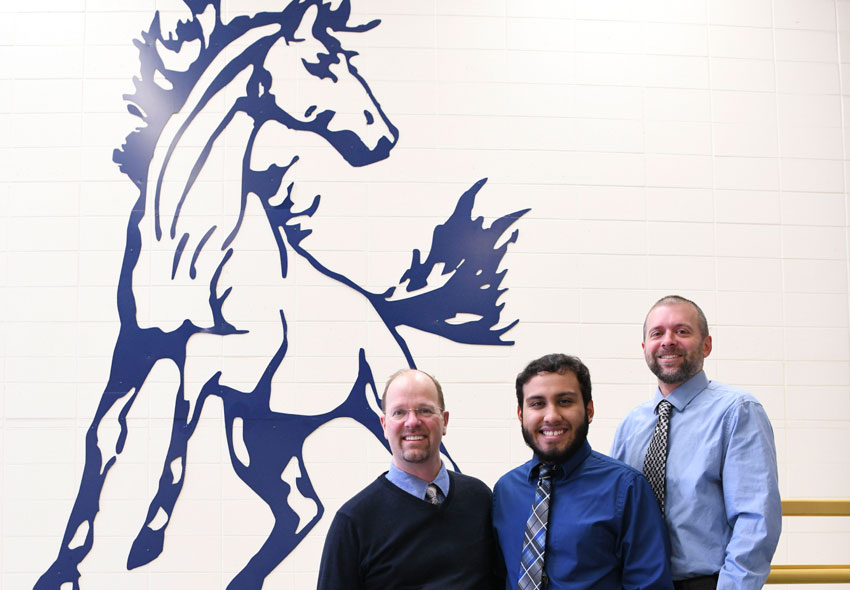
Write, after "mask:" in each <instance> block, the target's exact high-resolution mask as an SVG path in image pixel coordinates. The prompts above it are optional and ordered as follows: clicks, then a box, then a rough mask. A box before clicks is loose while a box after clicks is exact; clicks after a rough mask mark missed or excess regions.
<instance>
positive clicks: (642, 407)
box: [621, 399, 655, 424]
mask: <svg viewBox="0 0 850 590" xmlns="http://www.w3.org/2000/svg"><path fill="white" fill-rule="evenodd" d="M647 416H651V417H652V419H653V421H654V420H655V400H654V399H648V400H646V401H645V402H643V403H641V404H638V405H636V406H635V407H634V408H632V409H631V410H630V411H629V413H628V414H626V417H625V418H623V421H622V422H621V424H630V423H632V422H635V421H643V420H644V419H646V417H647Z"/></svg>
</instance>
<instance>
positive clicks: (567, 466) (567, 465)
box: [528, 439, 591, 481]
mask: <svg viewBox="0 0 850 590" xmlns="http://www.w3.org/2000/svg"><path fill="white" fill-rule="evenodd" d="M590 451H591V448H590V443H589V442H587V439H585V441H584V442H583V443H582V445H581V446H580V447H579V448H578V449H577V450H576V452H575V453H573V456H572V457H570V458H569V459H567V460H566V461H564V462H563V463H559V464H558V469H555V471H554V473H553V474H552V479H566V478H567V477H568V476H569V475H570V474H571V473H572V472H573V471H575V469H576V467H578V466H579V465H581V464H582V463H583V462H584V460H585V459H587V458H588V457H589V456H590ZM540 463H542V461H541V460H540V458H539V457H538V456H537V455H534V458H533V459H532V460H531V462H530V463H529V469H528V481H537V466H538V465H540Z"/></svg>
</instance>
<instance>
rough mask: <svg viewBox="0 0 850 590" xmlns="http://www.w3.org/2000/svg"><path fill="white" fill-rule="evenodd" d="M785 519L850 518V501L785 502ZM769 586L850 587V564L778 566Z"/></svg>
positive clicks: (774, 570)
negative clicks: (842, 585) (815, 517)
mask: <svg viewBox="0 0 850 590" xmlns="http://www.w3.org/2000/svg"><path fill="white" fill-rule="evenodd" d="M782 516H850V500H782ZM767 583H768V584H850V565H774V566H772V567H771V568H770V575H769V576H768V577H767Z"/></svg>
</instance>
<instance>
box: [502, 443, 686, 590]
mask: <svg viewBox="0 0 850 590" xmlns="http://www.w3.org/2000/svg"><path fill="white" fill-rule="evenodd" d="M539 463H540V461H539V460H538V459H537V458H536V457H535V458H533V459H532V460H531V461H529V462H528V463H525V464H524V465H521V466H519V467H517V468H516V469H514V470H512V471H509V472H508V473H506V474H505V475H503V476H502V477H501V479H499V481H498V482H497V483H496V487H495V488H494V489H493V525H494V527H495V528H496V533H497V535H498V538H499V545H500V546H501V549H502V555H503V557H504V559H505V567H506V569H507V574H508V575H507V581H506V584H505V588H506V589H507V590H515V588H516V587H517V578H518V577H519V569H520V559H521V558H520V555H521V552H522V544H523V535H524V533H525V523H526V521H527V520H528V516H529V514H530V513H531V505H532V503H533V502H534V491H535V489H536V487H537V478H536V475H535V474H536V473H537V471H536V469H535V467H536V466H537V465H538V464H539ZM669 557H670V553H669V543H668V541H667V533H666V531H665V530H664V522H663V521H662V519H661V512H660V510H659V509H658V504H657V503H656V501H655V496H654V495H653V493H652V489H651V488H650V487H649V483H648V482H647V481H646V478H644V477H643V475H642V474H640V473H639V472H637V471H635V470H634V469H632V468H631V467H629V466H627V465H624V464H623V463H621V462H619V461H616V460H614V459H612V458H611V457H606V456H605V455H602V454H600V453H597V452H595V451H592V450H591V448H590V445H589V444H588V443H587V441H585V442H584V444H583V445H582V446H581V447H580V448H579V449H578V451H577V452H576V453H575V454H574V455H573V456H572V457H570V458H569V459H567V461H566V462H564V463H562V464H561V465H560V466H559V467H558V469H557V471H556V472H555V474H554V475H553V476H552V499H551V502H550V505H549V531H548V535H547V540H546V565H545V571H546V574H547V575H548V577H549V586H548V588H549V589H550V590H563V589H570V590H621V589H624V588H625V589H629V590H633V589H635V590H636V589H638V588H640V589H643V590H661V589H663V590H672V588H673V583H672V581H671V578H670V568H669Z"/></svg>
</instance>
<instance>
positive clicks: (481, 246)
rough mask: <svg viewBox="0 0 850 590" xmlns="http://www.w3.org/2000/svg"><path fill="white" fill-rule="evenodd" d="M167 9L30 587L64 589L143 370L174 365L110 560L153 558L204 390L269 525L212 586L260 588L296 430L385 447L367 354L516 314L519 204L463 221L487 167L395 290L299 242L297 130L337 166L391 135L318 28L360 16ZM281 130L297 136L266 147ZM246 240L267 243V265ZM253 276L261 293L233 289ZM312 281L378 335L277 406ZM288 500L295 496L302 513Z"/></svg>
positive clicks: (148, 69) (307, 211) (311, 205)
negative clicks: (91, 360)
mask: <svg viewBox="0 0 850 590" xmlns="http://www.w3.org/2000/svg"><path fill="white" fill-rule="evenodd" d="M185 4H186V6H187V8H188V11H187V15H188V17H187V18H186V19H185V20H183V21H181V22H179V23H178V24H177V26H176V27H175V29H174V31H171V32H170V33H165V32H164V31H163V30H162V27H161V23H160V18H159V15H157V16H155V17H154V19H153V21H152V24H151V26H150V28H149V30H148V31H146V32H144V33H142V38H141V40H139V41H137V46H138V49H139V55H140V64H141V74H140V76H139V78H137V79H136V80H135V87H136V90H135V92H134V94H132V95H130V96H128V97H126V98H127V99H128V101H129V106H128V110H129V111H130V113H132V114H133V115H135V116H136V117H138V118H139V119H140V120H141V123H142V124H141V125H140V127H139V128H138V129H137V130H135V131H134V132H132V133H131V134H130V135H129V136H128V137H127V139H126V143H125V144H124V145H123V146H122V147H121V149H117V150H116V151H115V153H114V160H115V162H116V163H117V164H118V165H119V167H120V170H121V171H122V172H123V173H124V174H125V175H126V176H127V177H128V178H129V179H130V180H131V181H132V182H133V183H134V184H135V186H136V187H137V188H138V193H139V196H138V200H137V201H136V204H135V205H134V207H133V209H132V212H131V214H130V218H129V223H128V226H127V238H126V246H125V251H124V258H123V264H122V268H121V273H120V277H119V279H118V292H117V303H118V312H119V318H120V331H119V334H118V338H117V342H116V344H115V348H114V352H113V359H112V366H111V370H110V375H109V379H108V382H107V383H106V386H105V389H104V392H103V394H102V397H101V399H100V403H99V405H98V407H97V410H96V412H95V414H94V417H93V419H92V423H91V427H90V428H89V430H88V433H87V435H86V440H85V453H86V454H85V464H84V468H83V474H82V480H81V483H80V488H79V491H78V494H77V497H76V500H75V503H74V505H73V508H72V510H71V514H70V516H69V519H68V522H67V525H66V528H65V533H64V536H63V539H62V542H61V545H60V549H59V553H58V556H57V557H56V559H55V561H54V562H53V563H52V564H51V565H50V567H49V568H48V569H47V571H46V572H45V573H44V574H43V575H42V576H41V577H40V578H39V580H38V581H37V582H36V584H35V588H36V589H38V590H59V589H60V588H62V587H63V586H64V588H68V587H69V586H68V584H70V586H71V587H73V588H75V589H78V588H79V587H80V564H81V563H82V561H83V560H84V559H85V558H86V556H87V555H88V554H89V552H90V551H91V549H92V547H93V544H94V542H95V538H96V534H95V516H96V515H97V513H98V511H99V508H100V499H101V494H102V491H103V487H104V483H105V481H106V478H107V476H108V474H109V471H110V469H111V468H112V467H113V466H114V465H115V463H116V461H117V460H118V456H119V455H120V454H121V453H122V450H123V449H124V446H125V443H126V441H127V439H128V437H130V436H133V433H132V432H130V428H129V425H128V419H127V418H128V413H129V412H130V409H131V407H132V406H133V404H134V402H135V401H136V400H137V398H138V396H139V392H140V391H141V390H142V388H143V385H144V384H145V381H146V379H147V378H148V377H149V375H150V374H151V372H152V371H153V369H154V367H155V366H156V365H157V364H161V363H169V364H171V365H173V366H174V367H176V368H177V371H178V373H179V384H177V386H176V391H175V392H174V393H175V399H174V406H173V425H172V429H171V434H170V441H169V444H168V449H167V453H166V456H165V459H164V462H163V465H162V472H161V476H160V478H159V482H158V486H157V490H156V493H155V495H154V497H153V498H152V499H151V501H150V504H149V507H148V510H147V516H146V518H145V521H144V522H143V523H141V526H140V529H139V532H138V534H137V535H136V537H135V540H134V542H133V544H132V548H131V550H130V553H129V556H128V558H127V568H128V569H133V568H137V567H140V566H143V565H145V564H147V563H150V562H151V561H153V560H155V559H156V558H157V557H158V556H159V555H160V554H161V553H162V552H163V550H164V548H165V545H166V542H165V537H166V531H167V529H168V523H169V522H170V520H171V517H172V514H173V513H174V510H175V506H176V504H177V499H178V497H179V495H180V492H181V489H182V488H183V484H184V482H185V479H186V477H187V474H188V473H189V472H190V471H191V466H190V462H189V461H188V460H187V448H188V443H189V440H190V439H191V437H192V435H193V433H194V432H195V431H196V427H197V426H198V423H199V419H200V417H201V412H202V410H203V408H204V405H205V402H206V401H207V400H209V399H210V398H217V399H218V400H220V402H221V406H222V408H223V412H224V430H225V436H226V440H227V445H228V451H229V455H230V462H231V464H232V467H233V469H234V471H235V473H236V474H237V475H238V477H239V478H240V479H241V480H242V481H243V482H245V484H247V486H249V487H250V489H251V490H252V491H253V492H254V493H256V494H257V496H259V497H260V498H261V499H262V500H263V502H265V504H267V505H268V507H269V509H270V510H271V513H272V515H273V518H274V522H273V526H272V528H271V531H270V533H269V534H268V538H267V539H266V540H265V542H264V543H263V544H262V546H261V547H260V548H259V550H258V551H257V552H256V553H255V554H254V555H253V556H252V557H251V558H250V560H249V561H248V562H247V563H246V564H245V565H244V567H243V568H242V569H241V571H239V572H238V574H237V575H236V576H235V577H234V578H233V579H232V581H231V582H230V584H229V586H228V588H231V589H238V590H242V589H255V588H261V587H262V586H263V583H264V580H265V579H266V577H267V576H268V574H269V573H270V572H271V571H272V570H273V569H274V568H275V567H276V566H277V565H278V564H280V563H281V562H282V561H283V560H284V559H286V557H287V556H288V555H289V554H290V553H291V552H292V551H293V549H294V548H295V547H296V546H297V545H298V544H299V543H300V542H301V541H302V540H303V539H304V537H305V536H306V535H307V534H308V533H309V532H310V531H311V529H313V527H314V526H315V525H316V523H317V522H318V521H319V520H320V519H321V518H322V515H323V506H322V502H321V499H320V498H319V496H318V494H317V493H316V491H315V490H314V488H313V485H312V483H311V480H310V476H309V469H308V465H305V462H304V458H303V448H304V443H305V440H306V439H307V437H309V436H310V435H311V434H312V433H313V432H315V431H316V430H317V429H318V428H320V427H321V426H323V425H325V424H327V423H328V422H330V421H332V420H335V419H337V418H350V419H353V420H355V421H356V422H358V423H359V424H362V426H363V427H364V428H366V429H368V430H369V431H370V432H372V433H373V434H374V435H375V437H377V439H378V440H379V441H380V442H381V443H382V444H383V445H384V446H385V447H386V446H387V445H386V441H385V440H384V437H383V433H382V430H381V427H380V423H379V419H378V412H379V411H380V401H379V397H378V392H377V387H376V384H375V377H374V376H373V365H374V362H373V359H374V358H375V355H376V354H381V355H386V354H387V353H386V350H387V346H389V347H390V348H392V350H393V351H394V352H393V353H392V355H395V357H394V358H397V359H398V364H397V365H396V367H395V368H397V367H398V366H400V365H401V364H402V363H403V364H405V365H407V366H410V367H415V366H416V363H415V359H414V356H413V354H412V352H411V350H410V348H409V346H408V344H407V342H406V340H405V339H404V338H403V337H402V333H401V332H400V328H403V327H408V328H413V329H416V330H421V331H424V332H428V333H432V334H436V335H438V336H440V337H442V338H446V339H449V340H452V341H455V342H460V343H467V344H471V345H510V344H512V342H510V341H507V340H505V339H504V335H505V333H506V332H508V331H509V330H510V329H511V328H512V327H513V326H514V325H515V324H516V320H515V321H513V322H503V321H502V318H501V313H502V309H503V306H504V304H503V303H500V302H499V299H500V297H501V296H502V294H503V293H504V291H505V289H504V288H501V287H500V285H501V282H502V280H503V278H504V276H505V272H506V271H505V270H500V264H501V262H502V259H503V257H504V255H505V253H506V251H507V248H508V247H509V245H510V244H511V243H513V242H515V241H516V239H517V236H518V231H517V230H516V229H514V230H511V229H510V228H511V226H512V225H513V224H514V223H515V222H516V220H517V219H519V218H520V217H521V216H522V215H523V214H524V213H525V212H526V211H527V210H521V211H516V212H513V213H511V214H508V215H505V216H503V217H501V218H499V219H497V220H495V221H493V222H492V223H491V224H490V225H489V226H485V223H484V220H483V219H482V218H480V217H478V218H475V217H473V213H472V210H473V205H474V202H475V198H476V195H477V194H478V192H479V191H480V190H481V188H482V187H483V186H484V184H485V182H486V179H483V180H479V181H478V182H476V183H474V184H473V185H472V186H471V187H470V188H469V189H468V190H467V191H466V192H465V193H463V194H462V195H461V196H460V198H459V200H458V202H457V206H456V208H455V210H454V211H453V212H450V213H449V214H448V216H447V219H446V221H445V222H444V223H442V224H440V225H438V226H437V227H435V228H434V231H433V237H432V243H431V244H430V248H429V249H428V254H427V256H425V257H424V260H423V259H422V258H423V257H422V255H421V253H420V251H419V250H414V251H413V253H412V258H411V263H410V265H409V267H408V268H407V269H404V270H403V271H402V272H401V273H400V279H399V283H398V285H395V286H391V287H389V288H387V289H385V290H382V291H380V292H373V291H370V290H368V289H366V288H364V287H362V286H360V285H358V284H357V283H356V282H355V281H354V280H352V279H350V278H348V277H347V276H345V275H343V274H341V273H339V272H336V271H334V270H333V269H331V268H329V266H327V265H326V264H324V263H323V262H322V261H321V260H320V257H319V256H316V255H314V254H313V253H311V251H310V250H309V248H308V244H309V239H308V238H309V236H310V235H311V231H312V230H311V229H309V228H308V227H306V226H307V222H309V221H310V220H311V218H313V216H314V215H315V214H316V212H317V211H318V209H319V206H320V202H321V197H320V196H319V195H316V196H315V197H310V199H309V202H308V203H306V204H300V205H299V198H297V197H296V195H297V194H298V190H299V187H298V182H297V178H296V176H297V175H296V174H295V172H296V171H297V167H298V166H299V162H300V161H302V159H304V158H308V157H309V154H308V153H307V152H309V150H305V149H302V147H301V146H302V145H303V144H302V143H299V141H298V138H299V137H300V138H304V137H306V135H312V136H314V137H317V138H320V139H321V140H322V142H324V143H323V144H322V145H325V146H330V148H331V149H332V151H333V152H334V153H335V154H337V155H338V156H339V157H341V158H342V159H344V161H345V162H346V163H347V165H350V166H351V167H362V166H368V165H371V164H374V163H377V162H379V161H382V160H385V159H386V158H388V157H389V156H390V154H391V152H392V150H393V147H394V146H395V145H396V143H397V141H398V137H399V132H398V130H397V129H396V128H395V127H394V126H393V124H392V123H391V122H390V120H389V119H388V117H387V115H386V114H385V113H384V112H383V110H382V109H381V106H380V104H379V103H378V101H377V100H376V98H375V96H374V95H373V93H372V91H371V89H370V87H369V85H368V84H367V83H366V81H365V80H364V79H363V78H362V77H361V76H360V75H359V73H358V71H357V68H356V67H355V66H354V65H352V58H353V57H354V56H355V55H356V53H354V52H352V51H348V50H346V49H344V48H343V47H342V46H341V44H340V41H339V39H338V38H337V37H338V36H340V35H339V33H343V32H344V33H364V32H366V31H369V30H370V29H373V28H374V27H375V26H377V25H378V24H379V21H377V20H376V21H373V22H369V23H367V24H361V25H354V24H351V23H350V22H349V21H350V16H351V15H350V8H351V7H350V4H349V2H348V0H343V1H341V2H335V3H326V2H322V1H321V0H301V1H291V2H289V3H288V4H286V5H285V7H283V8H282V9H281V10H280V11H277V12H260V13H256V14H243V15H240V16H237V17H235V18H232V19H231V20H230V21H228V22H225V21H224V20H223V17H222V11H221V7H220V5H219V0H185ZM294 88H295V89H297V91H293V89H294ZM290 134H294V135H293V137H295V138H296V139H295V140H293V141H291V142H288V143H287V141H283V142H281V140H280V138H281V137H289V135H290ZM287 146H288V147H287ZM299 152H301V153H299ZM234 153H235V154H237V155H236V156H234ZM222 168H224V169H225V171H224V172H223V171H222ZM228 174H229V175H230V176H228ZM223 176H224V177H223ZM293 179H295V180H293ZM399 198H403V197H401V196H400V197H399ZM258 244H262V246H261V247H259V246H258ZM263 252H273V253H274V256H273V258H272V261H273V264H268V262H269V258H268V257H266V258H264V257H263V256H262V253H263ZM257 276H261V277H262V282H261V284H260V286H261V287H262V288H256V284H255V283H251V281H252V280H255V279H256V277H257ZM246 285H247V286H246ZM326 285H328V286H335V287H337V288H340V287H341V288H342V290H343V292H344V296H345V297H348V298H353V299H354V300H356V301H358V302H359V303H360V304H362V305H363V306H364V308H365V309H368V310H369V314H370V317H369V318H365V319H366V320H367V321H374V322H376V323H377V324H378V325H380V327H381V330H380V331H381V333H382V334H383V337H384V339H385V340H386V341H387V342H389V344H388V345H387V344H386V343H385V344H383V345H382V349H381V350H382V352H370V345H369V343H367V342H365V341H364V342H354V343H351V353H350V358H347V359H346V360H345V361H343V362H344V363H347V364H348V365H349V366H348V369H349V371H348V372H349V374H350V375H351V377H350V379H348V381H347V382H346V383H342V384H341V383H339V381H338V380H329V381H328V382H327V383H323V384H321V387H322V396H323V399H329V400H339V402H338V403H337V402H336V401H334V402H333V404H332V407H330V408H329V409H328V410H327V411H323V412H319V413H316V414H311V415H303V414H301V413H297V412H294V411H284V410H282V409H281V408H280V407H279V404H277V403H276V402H275V399H276V398H280V397H281V396H282V397H283V398H284V399H286V398H287V396H289V397H293V396H295V395H296V393H297V391H295V389H297V384H293V382H292V380H291V379H290V380H287V379H286V378H284V377H282V375H285V374H286V373H287V371H290V372H291V370H292V366H293V365H294V364H295V363H297V362H298V358H297V356H296V355H295V353H294V351H296V350H297V349H298V347H299V338H302V332H301V330H302V327H299V325H298V322H297V317H296V316H297V312H296V309H297V307H298V305H299V297H301V298H303V297H308V298H319V299H320V300H322V304H323V305H327V306H329V308H330V307H332V306H335V305H336V304H337V302H336V301H333V300H328V301H326V302H325V301H324V300H323V299H322V298H323V294H324V293H331V292H334V293H336V292H337V291H330V290H327V291H325V290H322V288H323V287H324V286H326ZM249 286H250V287H251V288H249ZM152 309H157V310H162V309H166V310H167V313H164V314H163V313H160V314H157V313H151V311H150V310H152ZM258 318H259V319H258ZM356 319H357V320H358V321H360V320H363V319H364V318H356ZM204 338H208V339H209V338H215V339H218V340H217V342H218V341H226V342H234V343H237V344H238V345H239V346H243V347H245V348H247V349H250V350H252V351H254V352H255V353H256V354H254V355H253V357H252V358H254V359H259V360H258V361H256V360H255V361H253V364H251V362H249V361H248V360H245V361H244V363H243V364H247V365H250V366H251V367H253V369H249V370H248V371H247V372H248V376H247V377H246V374H245V373H246V371H245V370H242V371H241V372H240V373H239V375H238V377H237V376H235V375H234V374H232V373H233V371H232V369H229V368H228V367H227V366H224V364H223V363H221V356H220V355H208V354H207V355H205V354H201V353H199V352H198V350H197V348H196V343H197V342H201V341H203V339H204ZM333 362H337V359H334V360H333ZM252 370H253V373H251V371H252ZM199 375H200V378H199V377H198V376H199ZM383 376H384V375H379V376H378V377H379V378H382V377H383ZM246 383H247V385H246ZM284 406H285V404H284ZM107 424H112V425H114V424H117V425H118V427H119V429H118V431H119V435H118V437H117V439H116V440H115V441H114V442H112V441H109V440H107V437H105V436H103V427H104V425H107ZM443 451H444V453H445V455H446V457H447V458H448V459H449V460H450V461H452V460H451V457H450V455H449V453H448V451H447V450H446V449H443ZM452 463H454V461H452ZM455 467H456V468H457V465H455ZM305 502H306V503H307V505H309V506H312V507H313V508H312V509H311V510H305V509H304V508H303V506H304V503H305ZM296 505H297V506H296Z"/></svg>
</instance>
